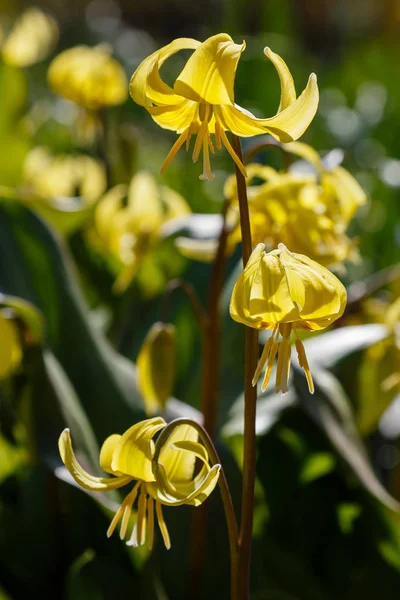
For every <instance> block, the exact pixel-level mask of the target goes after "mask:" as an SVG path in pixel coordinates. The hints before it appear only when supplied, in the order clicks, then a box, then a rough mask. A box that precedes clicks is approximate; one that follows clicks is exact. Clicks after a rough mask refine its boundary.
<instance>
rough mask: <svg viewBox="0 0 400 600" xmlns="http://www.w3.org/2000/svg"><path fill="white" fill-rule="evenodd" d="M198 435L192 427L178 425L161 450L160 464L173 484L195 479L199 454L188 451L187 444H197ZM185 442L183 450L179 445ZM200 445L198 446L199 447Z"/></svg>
mask: <svg viewBox="0 0 400 600" xmlns="http://www.w3.org/2000/svg"><path fill="white" fill-rule="evenodd" d="M198 437H199V436H198V433H197V431H196V429H194V427H191V426H190V425H178V427H176V428H175V429H174V430H173V432H172V434H171V435H170V436H169V438H168V441H167V443H166V444H165V446H163V448H162V449H161V452H160V455H159V457H158V463H161V464H162V465H163V467H164V469H165V474H166V476H167V477H168V479H169V480H170V481H171V482H172V483H176V482H183V481H185V482H186V481H189V480H190V479H191V478H192V477H193V471H194V465H195V461H196V456H197V454H196V453H194V452H190V451H188V449H187V448H186V447H185V443H189V442H190V443H192V444H193V443H197V440H198ZM182 442H183V444H184V445H183V447H182V449H180V448H179V444H180V443H182ZM199 445H200V444H197V445H196V448H197V446H199Z"/></svg>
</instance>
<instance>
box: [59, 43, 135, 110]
mask: <svg viewBox="0 0 400 600" xmlns="http://www.w3.org/2000/svg"><path fill="white" fill-rule="evenodd" d="M48 80H49V84H50V87H52V88H53V90H54V91H55V92H56V93H57V94H59V95H60V96H63V97H64V98H67V99H68V100H72V101H73V102H75V103H76V104H78V105H79V106H82V107H83V108H85V109H87V110H98V109H100V108H103V107H106V106H114V105H116V104H122V103H123V102H125V100H126V97H127V80H126V76H125V73H124V70H123V68H122V66H121V65H120V64H119V62H117V61H116V60H115V59H114V58H112V56H111V51H110V48H109V47H108V46H107V45H106V44H100V45H98V46H95V47H89V46H75V47H74V48H69V49H68V50H64V52H61V54H59V55H58V56H56V58H55V59H54V60H53V62H52V63H51V65H50V67H49V71H48Z"/></svg>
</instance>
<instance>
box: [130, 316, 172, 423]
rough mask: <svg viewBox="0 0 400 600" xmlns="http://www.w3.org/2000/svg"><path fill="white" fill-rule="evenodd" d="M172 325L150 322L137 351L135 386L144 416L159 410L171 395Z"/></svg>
mask: <svg viewBox="0 0 400 600" xmlns="http://www.w3.org/2000/svg"><path fill="white" fill-rule="evenodd" d="M175 335H176V330H175V326H174V325H172V324H171V323H161V322H158V323H154V325H152V327H151V328H150V330H149V332H148V334H147V336H146V339H145V340H144V342H143V345H142V347H141V349H140V351H139V354H138V357H137V360H136V365H137V370H138V387H139V390H140V392H141V393H142V396H143V401H144V405H145V408H146V412H147V414H154V413H156V412H157V411H158V410H163V409H164V407H165V404H166V402H167V400H168V398H169V397H170V396H171V394H172V387H173V382H174V377H175V359H176V353H175Z"/></svg>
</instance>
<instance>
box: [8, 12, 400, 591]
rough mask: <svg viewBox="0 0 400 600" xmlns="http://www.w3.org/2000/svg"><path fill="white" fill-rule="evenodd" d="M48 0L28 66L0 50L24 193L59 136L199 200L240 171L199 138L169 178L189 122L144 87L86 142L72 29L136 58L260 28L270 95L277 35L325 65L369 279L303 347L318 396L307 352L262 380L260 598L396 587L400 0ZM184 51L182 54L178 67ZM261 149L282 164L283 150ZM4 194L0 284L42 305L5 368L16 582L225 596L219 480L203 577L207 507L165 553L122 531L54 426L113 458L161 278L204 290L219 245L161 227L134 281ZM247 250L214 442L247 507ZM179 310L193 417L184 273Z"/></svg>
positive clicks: (19, 587)
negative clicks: (198, 563)
mask: <svg viewBox="0 0 400 600" xmlns="http://www.w3.org/2000/svg"><path fill="white" fill-rule="evenodd" d="M28 6H30V3H25V2H18V1H16V0H9V1H8V2H7V1H4V0H1V1H0V23H1V24H4V26H7V24H8V23H10V22H12V21H14V20H15V18H16V17H17V16H18V15H19V14H20V13H21V12H22V11H23V10H24V9H25V8H27V7H28ZM38 6H39V7H40V8H41V9H43V10H45V11H48V12H50V13H51V14H52V15H53V16H54V17H55V19H56V20H57V22H58V24H59V27H60V40H59V43H58V45H57V48H56V50H55V51H54V53H53V55H52V56H51V57H49V58H48V59H46V60H45V61H44V62H41V63H39V64H37V65H33V66H32V67H30V68H28V69H24V70H22V69H13V68H11V67H9V66H7V65H5V64H3V63H1V64H0V74H1V75H0V80H1V82H2V88H1V91H0V186H1V193H2V194H3V191H4V190H10V189H14V190H15V189H16V190H17V194H18V193H19V192H18V190H19V186H20V185H21V178H22V172H23V163H24V159H25V156H26V154H27V152H28V151H29V150H30V149H31V148H33V147H35V146H38V145H44V146H47V147H49V148H50V149H51V150H52V152H55V153H57V152H58V153H68V152H77V151H79V152H81V151H85V152H86V153H88V154H90V155H92V156H94V157H100V158H104V154H106V158H107V162H108V167H109V172H108V176H109V181H108V183H109V185H114V184H119V183H128V182H129V180H130V178H131V177H132V175H133V174H134V173H135V172H136V171H137V170H139V169H143V168H146V169H148V170H150V171H151V172H152V174H153V175H154V176H155V178H156V179H157V181H158V182H163V183H164V184H166V185H168V186H170V187H171V188H172V189H174V190H176V191H178V192H179V193H180V194H181V195H182V196H183V197H184V198H185V199H186V200H187V202H188V203H189V204H190V206H191V208H192V211H193V212H195V213H217V212H220V210H221V206H222V200H223V184H224V181H225V179H226V177H227V175H228V174H230V172H231V171H232V165H231V162H230V159H229V157H228V156H227V153H218V155H217V156H216V157H215V160H214V162H213V168H214V169H215V173H216V177H215V179H214V180H213V181H212V182H203V181H199V179H198V174H199V166H198V165H193V164H192V161H191V159H190V156H189V155H188V154H186V153H185V152H183V151H181V152H180V153H179V155H178V156H177V158H176V159H175V160H174V162H173V163H172V165H171V166H170V167H169V169H168V170H167V172H166V173H165V175H163V176H162V177H161V176H160V175H159V169H160V165H161V164H162V161H163V160H164V157H165V156H166V154H167V152H168V150H169V148H170V146H171V144H172V141H173V140H174V134H172V133H170V132H166V131H163V130H161V129H159V128H157V126H156V125H155V123H154V122H153V121H152V120H151V118H150V117H149V115H148V114H147V113H146V112H145V111H144V110H143V109H142V108H141V107H139V106H137V105H135V104H134V102H133V101H132V100H131V99H130V98H129V99H128V100H127V101H126V102H125V103H124V104H123V105H121V106H118V107H115V108H112V109H109V110H108V111H107V113H106V115H105V116H104V119H105V124H106V130H107V139H106V144H105V147H103V148H100V149H99V148H98V147H96V145H95V144H93V145H89V146H85V145H82V144H80V143H79V142H77V139H76V137H75V136H74V135H73V122H74V119H75V117H76V114H75V113H74V108H73V106H71V103H68V102H66V101H64V100H61V99H60V98H58V97H56V96H55V95H54V94H53V93H52V92H51V91H50V89H49V88H48V86H47V83H46V71H47V68H48V65H49V62H50V60H51V58H52V57H53V56H55V55H56V54H57V53H58V52H60V51H61V50H63V49H66V48H69V47H71V46H74V45H77V44H88V45H95V44H98V43H107V44H110V46H111V47H112V49H113V54H114V56H115V58H117V59H118V60H119V61H120V62H121V63H122V65H123V67H124V70H125V72H126V74H127V76H128V78H129V77H130V76H131V74H132V73H133V71H134V70H135V69H136V67H137V66H138V64H139V63H140V62H141V61H142V60H143V59H144V58H145V57H146V56H148V55H149V54H150V53H151V52H153V51H154V50H156V49H157V48H159V47H161V46H162V45H163V44H166V43H168V42H169V41H171V40H172V39H174V38H176V37H194V38H196V39H199V40H204V39H206V38H207V37H209V36H210V35H213V34H215V33H217V32H220V31H225V32H227V33H229V34H230V35H231V36H232V37H233V39H234V40H235V42H237V43H240V42H241V41H242V39H245V40H246V43H247V47H246V50H245V52H244V53H243V56H242V59H241V62H240V65H239V68H238V73H237V78H236V83H235V94H236V100H237V102H238V103H240V105H242V106H245V107H246V108H247V109H249V110H251V111H252V112H254V114H256V115H257V116H261V115H272V114H274V113H275V111H276V107H277V105H278V103H279V81H278V78H277V77H276V75H275V72H274V69H273V67H272V66H271V65H270V64H268V63H267V61H266V60H265V57H264V55H263V53H262V50H263V48H264V47H265V46H266V45H268V46H270V47H271V48H272V50H274V51H275V52H277V53H278V54H280V55H281V56H282V57H284V59H285V61H286V62H287V64H288V65H289V67H290V70H291V72H292V74H293V76H294V79H295V82H296V86H297V91H298V92H300V91H301V90H302V89H303V88H304V87H305V84H306V81H307V78H308V75H309V73H311V72H315V73H317V75H318V83H319V88H320V95H321V99H320V108H319V111H318V114H317V116H316V118H315V119H314V121H313V123H312V124H311V126H310V128H309V129H308V131H307V132H306V134H305V136H303V138H302V141H305V142H307V143H309V144H311V145H312V146H313V147H314V148H315V149H316V150H318V151H319V152H322V153H327V152H328V151H331V150H332V149H335V148H341V149H343V151H344V160H343V165H344V166H345V168H346V169H348V170H349V171H350V172H351V173H352V174H353V175H354V176H355V177H356V178H357V179H358V181H359V182H360V184H361V185H362V186H363V188H364V190H365V191H366V193H367V194H368V203H367V205H366V206H364V207H362V208H361V209H360V210H359V212H358V213H357V215H356V217H355V219H354V221H353V223H352V225H351V230H350V235H351V236H352V237H353V236H354V237H358V238H359V240H360V244H359V248H360V253H361V256H362V260H361V261H360V262H359V263H357V264H349V265H347V270H346V272H345V273H343V274H341V278H342V280H343V282H344V283H345V284H346V286H347V287H348V290H349V296H350V297H351V299H352V303H351V306H350V308H349V310H348V311H347V313H346V315H345V316H344V317H343V319H342V322H341V323H340V325H341V327H340V328H337V329H336V330H335V331H333V332H328V333H322V334H320V335H319V336H315V345H314V346H312V343H311V342H310V346H309V349H308V352H309V353H311V354H312V353H313V352H314V354H312V355H313V357H314V360H315V361H316V364H317V365H318V364H319V371H318V370H317V372H316V375H315V379H316V384H317V386H316V387H317V390H316V394H315V395H314V397H313V399H312V402H311V401H310V400H309V396H308V395H307V393H306V392H305V390H304V382H303V379H302V377H301V376H300V375H299V373H297V371H296V370H295V372H294V376H293V384H292V390H291V391H290V392H289V394H287V395H286V396H283V397H280V396H279V397H278V396H276V397H275V395H273V394H272V393H271V392H270V391H268V390H267V392H266V393H265V394H264V395H263V397H261V398H260V399H259V411H258V422H257V430H258V434H259V439H258V459H257V475H258V481H257V494H256V507H255V509H256V513H255V515H256V518H255V539H254V550H253V569H252V586H251V587H252V597H254V599H259V600H262V599H268V600H339V599H340V600H376V598H378V597H379V598H380V599H381V600H397V598H398V597H399V593H400V519H399V514H398V511H396V510H393V508H397V505H396V502H395V500H397V501H398V502H400V443H399V437H400V397H399V396H398V389H391V390H389V391H387V390H383V389H382V386H381V384H382V381H383V380H384V379H385V377H387V376H388V375H390V374H391V373H392V372H398V371H399V370H400V365H399V362H398V354H396V353H395V352H394V351H393V348H392V346H393V344H392V342H388V343H385V342H382V339H383V338H384V337H385V335H386V334H385V331H384V330H382V328H381V325H380V323H382V322H383V320H384V315H385V312H386V309H387V306H389V304H390V303H392V302H393V301H394V300H395V299H396V298H398V296H399V290H400V285H399V268H398V263H399V260H400V155H399V143H398V140H399V138H400V119H399V114H400V84H399V59H400V35H399V34H400V3H399V2H398V0H363V1H361V0H350V1H348V2H344V1H339V0H334V1H328V0H321V1H317V0H296V1H295V0H292V1H291V2H290V1H288V0H281V1H280V2H276V1H266V0H247V1H245V0H230V1H229V2H228V1H226V0H219V1H217V0H204V1H203V2H194V1H188V0H186V1H185V0H174V1H162V0H147V1H146V2H132V0H129V1H128V0H126V1H125V0H124V1H123V0H120V1H116V0H115V1H114V0H92V1H90V2H87V1H85V0H79V1H78V0H69V1H68V2H67V1H66V0H48V1H47V2H45V1H43V2H39V3H38ZM184 58H185V59H186V56H185V57H184ZM182 61H183V59H181V58H179V57H177V58H176V59H173V60H171V66H170V67H169V69H170V71H169V72H168V71H167V73H166V78H167V80H168V78H170V80H171V81H172V80H173V75H174V74H177V73H178V72H179V69H180V68H181V66H182V64H183V62H182ZM248 143H249V141H248V140H244V147H245V148H246V144H248ZM262 160H263V161H265V162H266V163H268V164H271V165H272V166H274V167H275V168H280V167H281V164H280V160H281V158H280V153H277V152H276V151H275V150H268V151H266V152H265V153H264V154H263V156H262ZM3 188H4V190H3ZM8 196H9V193H8V192H7V193H6V192H4V199H3V200H2V201H1V205H0V292H1V293H2V294H5V295H7V296H16V297H20V298H23V299H25V300H26V301H28V302H30V303H31V304H30V306H31V307H32V308H30V309H29V310H28V313H29V315H30V316H28V317H26V314H25V313H24V314H23V316H22V317H21V316H20V323H19V326H20V328H21V330H22V331H23V332H24V336H25V338H24V339H25V349H26V351H25V353H24V359H23V362H22V365H21V366H20V367H19V369H18V371H17V372H16V373H15V374H14V375H13V376H12V377H11V378H8V379H7V380H3V381H2V382H1V385H0V427H1V429H0V431H1V436H0V598H1V600H19V599H20V598H21V599H22V598H25V597H26V596H27V595H32V594H35V595H38V596H40V597H42V598H57V599H58V598H65V599H67V600H81V599H83V598H85V600H92V599H93V600H95V599H96V600H98V599H99V600H103V599H104V600H108V599H111V598H115V597H118V596H122V595H127V594H129V595H130V596H131V597H133V598H144V599H146V600H147V599H155V600H167V599H169V600H179V599H181V598H190V597H194V598H195V597H199V598H210V599H213V598H220V599H225V598H229V591H228V582H229V552H228V544H227V535H226V531H225V525H224V518H223V514H222V507H221V503H220V499H219V495H218V492H215V493H214V494H213V496H212V497H211V498H210V501H209V502H208V504H207V506H208V512H209V519H208V541H207V549H206V565H205V574H204V578H203V583H202V587H201V588H200V590H191V585H190V579H189V562H190V560H189V555H190V550H189V548H190V522H191V517H192V512H193V510H191V509H188V508H187V507H182V508H180V509H179V510H178V509H170V510H166V511H165V515H166V520H167V522H168V526H169V529H170V533H171V538H172V549H171V550H170V551H169V552H166V551H165V549H164V548H163V547H162V545H161V544H160V543H157V544H156V548H155V551H154V552H153V553H152V555H151V556H150V557H149V556H148V555H147V554H146V552H144V551H141V550H132V549H131V548H127V547H126V546H125V544H123V543H122V542H120V540H119V539H118V537H117V536H115V537H113V538H111V539H110V540H107V539H106V536H105V531H106V529H107V527H108V523H109V519H110V514H111V512H110V510H112V509H113V502H114V503H115V502H118V500H119V497H118V496H117V495H116V494H115V495H114V496H113V495H112V494H111V495H110V496H112V497H111V498H110V497H108V498H106V497H104V498H100V500H99V498H96V499H94V498H92V497H90V495H87V494H84V493H83V492H82V491H81V490H78V489H76V488H75V487H73V486H72V485H70V482H69V481H64V480H65V478H66V475H65V472H64V471H63V470H62V468H61V467H60V464H61V463H60V460H59V457H58V451H57V438H58V436H59V434H60V432H61V431H62V429H63V428H64V427H65V426H69V427H71V430H72V433H73V437H74V440H75V441H76V446H77V448H78V449H79V450H80V452H81V456H82V457H83V460H84V461H85V464H86V465H88V466H91V468H92V469H97V470H98V465H97V464H96V457H97V454H96V452H97V448H98V445H99V444H101V442H102V441H103V439H104V438H105V436H107V435H109V434H110V433H113V432H123V431H124V430H125V429H127V428H128V427H129V426H130V425H131V424H132V423H133V422H135V421H137V420H139V419H141V418H144V417H145V413H144V410H143V405H142V402H141V399H140V395H139V393H138V391H137V388H136V382H135V371H134V366H133V362H134V361H135V360H136V357H137V353H138V351H139V348H140V346H141V344H142V342H143V339H144V337H145V335H146V332H147V331H148V329H149V327H150V326H151V325H152V323H154V321H156V320H158V319H159V318H160V311H161V308H162V306H163V303H164V301H165V300H164V296H163V292H164V290H165V286H166V284H167V282H168V280H170V279H172V278H174V277H177V276H180V277H182V278H183V279H184V280H185V281H187V282H189V283H192V284H193V285H194V287H195V288H196V290H197V292H198V293H199V295H200V297H201V298H202V299H203V300H205V299H206V297H207V282H208V280H209V276H210V268H211V267H210V265H206V264H201V263H197V262H190V261H188V260H186V259H184V258H182V257H181V256H180V255H179V254H178V252H177V251H176V250H175V249H174V247H173V243H172V241H171V240H164V242H163V243H162V244H161V245H160V247H159V248H158V250H157V252H156V253H155V254H154V256H152V258H151V260H150V261H148V264H147V265H146V267H147V268H146V269H142V270H141V271H140V272H139V273H138V276H137V277H136V278H135V280H134V282H133V284H132V285H131V286H130V287H129V288H128V290H127V291H126V292H125V293H124V294H122V295H116V294H114V293H113V291H112V284H113V280H114V275H113V273H112V272H110V270H109V268H108V266H107V264H106V261H104V260H102V259H100V258H99V256H97V255H96V253H94V252H92V251H91V250H90V249H88V245H87V239H86V236H85V233H84V231H83V229H82V228H78V229H76V230H75V231H74V232H73V233H72V234H71V235H70V236H69V237H68V239H65V238H64V239H63V238H62V237H61V236H60V235H59V234H56V233H54V231H53V230H52V229H51V228H49V227H48V226H47V225H46V224H45V223H44V221H42V220H41V218H40V217H38V216H37V215H36V213H35V212H31V210H30V209H29V208H27V207H26V204H25V203H23V202H21V203H18V202H10V200H9V198H8ZM239 259H240V252H239V250H237V251H236V252H235V253H234V255H233V256H232V257H231V258H230V259H229V260H228V265H227V272H226V282H225V288H224V294H223V311H224V312H223V338H222V368H221V380H220V392H221V399H220V405H219V414H218V422H219V428H220V434H219V438H218V450H219V451H220V453H221V457H222V461H223V463H224V467H225V469H226V472H227V477H228V479H229V482H230V485H231V486H232V494H233V497H234V502H235V507H236V508H237V509H239V506H240V482H241V473H240V456H241V451H242V437H241V433H242V428H243V422H242V416H241V415H242V404H241V393H242V385H243V384H242V377H243V356H244V346H243V338H244V336H243V328H242V327H240V326H238V325H236V324H235V323H233V322H232V321H231V320H230V318H229V313H228V305H229V297H230V292H231V289H232V286H233V283H234V281H235V278H236V276H237V274H238V263H239ZM396 265H397V266H396ZM396 269H397V270H396ZM371 299H372V300H373V302H374V303H373V304H372V305H371ZM2 304H4V305H7V298H4V303H3V302H2ZM35 309H37V310H38V311H40V315H39V316H37V315H36V316H35V314H36V311H35ZM169 318H170V319H171V320H172V321H173V322H174V323H175V325H176V327H177V330H178V337H177V340H178V361H177V377H176V383H175V388H174V396H175V397H176V398H177V399H179V401H177V402H175V403H171V405H170V407H169V411H170V416H179V415H185V414H190V407H194V408H195V409H198V408H199V387H200V332H199V331H198V327H197V325H196V322H195V319H194V317H193V315H192V314H191V311H190V308H189V307H188V306H187V304H186V302H185V299H184V297H183V296H182V295H180V294H179V293H177V294H176V295H175V296H174V302H173V304H172V308H171V311H170V315H169ZM35 319H38V320H39V321H40V322H41V323H42V326H43V327H44V329H45V336H44V340H45V341H44V343H43V344H41V343H39V344H31V343H30V342H29V343H28V342H27V341H26V340H27V336H28V337H29V335H28V334H29V332H31V331H32V321H34V320H35ZM27 332H28V333H27ZM334 334H338V335H337V336H336V337H329V336H333V335H334ZM30 335H31V334H30ZM323 336H325V337H323ZM318 342H319V345H318ZM391 344H392V345H391ZM188 405H189V408H188ZM195 593H196V594H197V596H196V595H195Z"/></svg>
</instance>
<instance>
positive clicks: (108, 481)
mask: <svg viewBox="0 0 400 600" xmlns="http://www.w3.org/2000/svg"><path fill="white" fill-rule="evenodd" d="M58 448H59V450H60V455H61V459H62V461H63V463H64V465H65V466H66V467H67V469H68V471H69V472H70V473H71V475H72V477H73V478H74V479H75V481H76V483H78V484H79V485H80V486H81V487H83V488H84V489H85V490H89V491H91V492H105V491H108V490H115V489H117V488H120V487H122V486H124V485H126V484H127V483H129V481H131V480H132V477H131V476H129V475H123V476H122V477H110V478H107V477H94V476H93V475H90V474H89V473H88V472H87V471H85V470H84V469H83V467H81V465H80V464H79V463H78V461H77V460H76V457H75V454H74V451H73V448H72V442H71V435H70V432H69V429H64V431H63V432H62V434H61V435H60V438H59V440H58Z"/></svg>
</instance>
